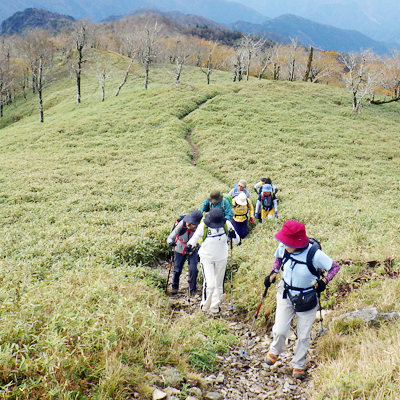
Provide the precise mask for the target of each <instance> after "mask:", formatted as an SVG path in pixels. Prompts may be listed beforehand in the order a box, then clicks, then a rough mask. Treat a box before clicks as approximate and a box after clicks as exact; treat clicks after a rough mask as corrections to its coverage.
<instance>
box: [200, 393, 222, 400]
mask: <svg viewBox="0 0 400 400" xmlns="http://www.w3.org/2000/svg"><path fill="white" fill-rule="evenodd" d="M223 398H224V397H223V396H222V394H220V393H217V392H207V393H206V395H205V396H204V399H206V400H222V399H223Z"/></svg>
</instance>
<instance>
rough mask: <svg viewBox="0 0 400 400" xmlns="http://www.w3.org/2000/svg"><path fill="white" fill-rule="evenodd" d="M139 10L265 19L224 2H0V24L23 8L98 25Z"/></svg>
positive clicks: (227, 19)
mask: <svg viewBox="0 0 400 400" xmlns="http://www.w3.org/2000/svg"><path fill="white" fill-rule="evenodd" d="M139 7H154V8H157V9H159V10H160V11H174V10H177V11H180V12H182V13H184V14H196V15H201V16H202V17H205V18H208V19H211V20H213V21H216V22H219V23H224V24H228V23H230V22H235V21H238V20H244V21H248V22H252V23H262V22H264V21H266V20H267V19H269V18H268V17H267V16H265V15H263V14H261V13H259V12H257V11H256V10H254V9H252V8H249V7H247V6H245V5H243V4H240V3H238V2H233V1H228V0H190V1H184V0H113V1H110V0H52V1H49V0H2V1H1V2H0V21H2V20H4V19H6V18H8V17H10V16H11V15H12V14H14V13H15V12H17V11H22V10H24V9H26V8H43V9H46V10H49V11H52V12H56V13H59V14H68V15H72V16H73V17H74V18H76V19H81V18H87V17H89V18H92V19H93V20H94V21H95V22H99V21H101V20H103V19H104V18H107V16H109V15H125V14H126V13H128V12H130V11H132V10H134V9H136V8H139Z"/></svg>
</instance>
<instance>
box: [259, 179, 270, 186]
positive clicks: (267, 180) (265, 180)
mask: <svg viewBox="0 0 400 400" xmlns="http://www.w3.org/2000/svg"><path fill="white" fill-rule="evenodd" d="M261 182H262V183H263V184H264V185H265V184H266V183H268V184H270V185H272V181H271V179H270V178H262V179H261Z"/></svg>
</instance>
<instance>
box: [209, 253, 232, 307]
mask: <svg viewBox="0 0 400 400" xmlns="http://www.w3.org/2000/svg"><path fill="white" fill-rule="evenodd" d="M227 261H228V259H227V258H225V259H223V260H221V261H214V266H215V269H214V273H215V290H214V292H213V294H212V298H211V304H210V310H211V311H212V312H215V313H216V312H219V311H220V304H221V301H222V297H223V295H224V278H225V272H226V263H227Z"/></svg>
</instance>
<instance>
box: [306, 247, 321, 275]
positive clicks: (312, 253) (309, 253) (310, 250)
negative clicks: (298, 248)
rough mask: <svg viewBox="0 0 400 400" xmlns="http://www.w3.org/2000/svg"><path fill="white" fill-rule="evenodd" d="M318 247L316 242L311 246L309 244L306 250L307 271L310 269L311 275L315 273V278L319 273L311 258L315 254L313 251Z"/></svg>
mask: <svg viewBox="0 0 400 400" xmlns="http://www.w3.org/2000/svg"><path fill="white" fill-rule="evenodd" d="M318 249H319V246H318V244H317V243H313V244H312V246H311V249H309V250H308V253H307V267H308V269H309V271H310V272H311V273H312V274H313V275H315V276H316V277H317V278H319V277H320V275H321V274H320V273H319V272H318V271H317V269H316V268H315V267H314V265H313V258H314V255H315V253H316V251H317V250H318Z"/></svg>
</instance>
